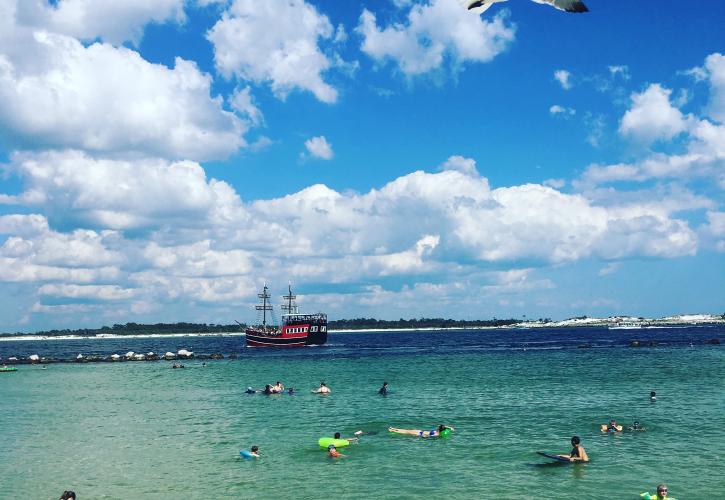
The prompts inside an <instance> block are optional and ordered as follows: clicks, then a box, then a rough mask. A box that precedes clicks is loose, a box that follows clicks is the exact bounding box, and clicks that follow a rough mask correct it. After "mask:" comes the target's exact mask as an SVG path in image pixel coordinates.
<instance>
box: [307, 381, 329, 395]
mask: <svg viewBox="0 0 725 500" xmlns="http://www.w3.org/2000/svg"><path fill="white" fill-rule="evenodd" d="M312 392H314V393H315V394H330V393H331V392H332V391H331V390H330V388H329V387H327V385H326V384H325V383H324V382H320V387H318V388H317V389H312Z"/></svg>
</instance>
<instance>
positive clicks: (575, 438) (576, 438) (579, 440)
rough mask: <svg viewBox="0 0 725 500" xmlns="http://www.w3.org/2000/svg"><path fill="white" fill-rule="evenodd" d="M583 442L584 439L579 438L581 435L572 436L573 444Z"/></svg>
mask: <svg viewBox="0 0 725 500" xmlns="http://www.w3.org/2000/svg"><path fill="white" fill-rule="evenodd" d="M581 442H582V440H581V439H579V436H572V438H571V444H573V445H577V444H579V443H581Z"/></svg>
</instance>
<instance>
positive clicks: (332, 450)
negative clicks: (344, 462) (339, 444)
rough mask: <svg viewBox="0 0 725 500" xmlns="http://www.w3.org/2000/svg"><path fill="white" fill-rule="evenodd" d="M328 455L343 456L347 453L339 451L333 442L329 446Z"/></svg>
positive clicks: (331, 456)
mask: <svg viewBox="0 0 725 500" xmlns="http://www.w3.org/2000/svg"><path fill="white" fill-rule="evenodd" d="M327 456H328V457H330V458H341V457H344V456H345V455H343V454H342V453H340V452H339V451H337V448H335V445H334V444H331V445H330V446H328V447H327Z"/></svg>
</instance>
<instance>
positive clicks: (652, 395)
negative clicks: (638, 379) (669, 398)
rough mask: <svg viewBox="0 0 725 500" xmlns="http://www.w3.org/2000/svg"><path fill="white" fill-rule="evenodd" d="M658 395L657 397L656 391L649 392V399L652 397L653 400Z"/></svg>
mask: <svg viewBox="0 0 725 500" xmlns="http://www.w3.org/2000/svg"><path fill="white" fill-rule="evenodd" d="M656 395H657V393H656V392H655V391H650V392H649V397H651V398H653V397H655V396H656Z"/></svg>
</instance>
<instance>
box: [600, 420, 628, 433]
mask: <svg viewBox="0 0 725 500" xmlns="http://www.w3.org/2000/svg"><path fill="white" fill-rule="evenodd" d="M599 429H600V430H601V431H602V432H622V429H624V427H622V426H621V425H618V424H617V421H616V420H614V419H611V420H610V421H609V424H602V425H600V426H599Z"/></svg>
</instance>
